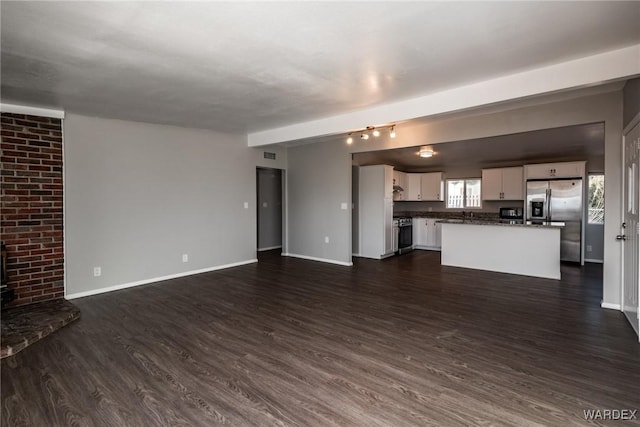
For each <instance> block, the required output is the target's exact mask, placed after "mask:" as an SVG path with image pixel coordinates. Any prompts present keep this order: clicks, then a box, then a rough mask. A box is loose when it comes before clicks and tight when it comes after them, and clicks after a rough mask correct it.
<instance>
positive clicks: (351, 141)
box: [347, 134, 353, 145]
mask: <svg viewBox="0 0 640 427" xmlns="http://www.w3.org/2000/svg"><path fill="white" fill-rule="evenodd" d="M352 143H353V137H352V136H351V134H349V136H348V137H347V144H349V145H351V144H352Z"/></svg>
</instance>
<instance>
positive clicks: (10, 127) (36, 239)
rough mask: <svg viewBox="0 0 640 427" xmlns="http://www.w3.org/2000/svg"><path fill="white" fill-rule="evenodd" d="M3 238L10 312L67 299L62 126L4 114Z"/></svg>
mask: <svg viewBox="0 0 640 427" xmlns="http://www.w3.org/2000/svg"><path fill="white" fill-rule="evenodd" d="M1 120H2V128H1V134H2V138H1V144H2V158H1V171H2V176H1V181H0V185H1V188H2V190H1V191H2V193H1V197H2V211H1V216H2V218H1V223H0V228H1V229H0V232H1V234H2V240H3V241H4V242H5V243H6V249H7V266H6V267H7V271H6V272H7V279H8V282H7V284H8V287H9V288H11V289H13V290H14V300H13V301H12V302H11V303H10V306H19V305H25V304H31V303H35V302H40V301H48V300H54V299H60V298H63V296H64V240H63V183H62V171H63V168H62V161H63V159H62V121H61V120H60V119H55V118H48V117H39V116H30V115H24V114H8V113H2V115H1Z"/></svg>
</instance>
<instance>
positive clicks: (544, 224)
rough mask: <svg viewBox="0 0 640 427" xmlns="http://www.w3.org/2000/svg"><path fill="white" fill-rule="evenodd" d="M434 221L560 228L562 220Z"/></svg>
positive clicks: (448, 219) (450, 219) (449, 219)
mask: <svg viewBox="0 0 640 427" xmlns="http://www.w3.org/2000/svg"><path fill="white" fill-rule="evenodd" d="M436 222H439V223H441V224H466V225H496V226H501V227H533V228H562V227H564V225H565V224H564V222H558V221H552V222H546V221H545V222H539V223H538V222H537V221H535V222H532V221H509V220H497V221H496V220H493V221H492V220H486V219H485V220H483V219H479V218H478V219H473V218H465V219H454V218H447V219H441V220H438V221H436Z"/></svg>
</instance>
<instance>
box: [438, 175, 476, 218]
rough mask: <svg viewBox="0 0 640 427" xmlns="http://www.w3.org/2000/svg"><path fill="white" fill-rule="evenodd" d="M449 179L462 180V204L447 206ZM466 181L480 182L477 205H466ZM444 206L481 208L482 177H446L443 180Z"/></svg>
mask: <svg viewBox="0 0 640 427" xmlns="http://www.w3.org/2000/svg"><path fill="white" fill-rule="evenodd" d="M450 181H462V182H463V189H462V204H463V206H461V207H458V206H455V207H451V206H449V182H450ZM468 181H478V182H479V183H480V192H479V194H478V206H467V183H468ZM445 191H446V194H445V208H446V209H458V210H463V209H482V178H481V177H477V178H476V177H471V178H447V179H446V180H445Z"/></svg>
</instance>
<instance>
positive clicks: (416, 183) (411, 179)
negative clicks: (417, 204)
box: [406, 173, 422, 201]
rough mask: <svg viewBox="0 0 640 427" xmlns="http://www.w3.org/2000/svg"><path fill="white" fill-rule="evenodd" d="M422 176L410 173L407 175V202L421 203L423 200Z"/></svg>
mask: <svg viewBox="0 0 640 427" xmlns="http://www.w3.org/2000/svg"><path fill="white" fill-rule="evenodd" d="M421 175H422V174H419V173H408V174H407V188H406V190H407V198H406V200H413V201H419V200H422V189H421V185H422V183H421V181H420V178H422V177H421Z"/></svg>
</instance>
